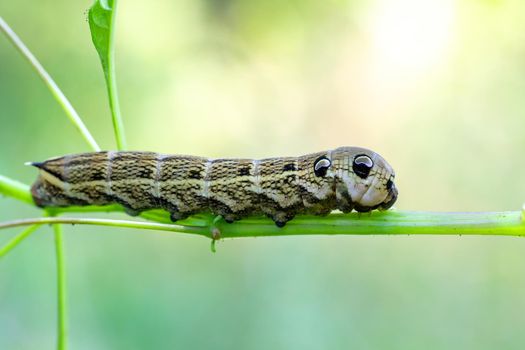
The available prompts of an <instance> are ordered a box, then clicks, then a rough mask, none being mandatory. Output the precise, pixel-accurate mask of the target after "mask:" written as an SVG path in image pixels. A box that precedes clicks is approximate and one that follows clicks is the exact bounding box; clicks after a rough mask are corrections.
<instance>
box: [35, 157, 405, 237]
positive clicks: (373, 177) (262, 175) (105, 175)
mask: <svg viewBox="0 0 525 350" xmlns="http://www.w3.org/2000/svg"><path fill="white" fill-rule="evenodd" d="M31 164H32V165H34V166H35V167H37V168H39V175H38V178H37V180H36V181H35V183H34V184H33V186H32V187H31V193H32V196H33V199H34V202H35V203H36V204H37V205H38V206H40V207H67V206H75V205H106V204H111V203H118V204H121V205H122V206H124V208H125V209H126V212H127V213H128V214H130V215H137V214H139V213H140V212H141V211H144V210H148V209H165V210H167V211H168V212H170V217H171V218H172V220H173V221H176V220H181V219H184V218H186V217H188V216H189V215H193V214H196V213H201V212H211V213H213V214H215V215H222V216H223V217H224V219H225V221H227V222H233V221H235V220H239V219H241V218H243V217H245V216H248V215H256V214H264V215H267V216H268V217H270V218H271V219H272V220H273V221H274V222H275V224H276V225H277V226H279V227H282V226H284V225H285V224H286V223H287V222H288V221H289V220H291V219H293V217H294V216H295V215H297V214H313V215H327V214H328V213H330V212H331V211H332V210H334V209H339V210H341V211H343V212H345V213H346V212H349V211H351V210H352V209H355V210H358V211H360V212H362V211H370V210H374V209H379V210H386V209H388V208H390V207H391V206H392V205H393V204H394V202H395V201H396V199H397V194H398V192H397V189H396V187H395V185H394V183H393V179H394V171H393V169H392V167H391V166H390V165H389V164H388V163H387V162H386V161H385V160H384V159H383V158H382V157H381V156H380V155H378V154H377V153H375V152H373V151H370V150H367V149H364V148H359V147H340V148H337V149H335V150H331V151H324V152H318V153H314V154H309V155H305V156H300V157H281V158H268V159H261V160H252V159H208V158H203V157H194V156H184V155H165V154H157V153H152V152H113V151H109V152H96V153H83V154H76V155H67V156H63V157H59V158H53V159H49V160H47V161H44V162H37V163H31ZM328 170H330V171H328Z"/></svg>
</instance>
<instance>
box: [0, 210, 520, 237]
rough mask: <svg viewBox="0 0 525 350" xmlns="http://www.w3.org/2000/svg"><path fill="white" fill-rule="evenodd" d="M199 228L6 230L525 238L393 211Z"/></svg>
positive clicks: (499, 220) (474, 216)
mask: <svg viewBox="0 0 525 350" xmlns="http://www.w3.org/2000/svg"><path fill="white" fill-rule="evenodd" d="M207 218H208V219H207V220H202V221H200V222H198V224H196V225H195V226H191V225H179V224H163V223H152V222H140V221H128V220H108V219H91V218H90V219H87V218H67V217H60V218H47V217H46V218H34V219H23V220H14V221H9V222H4V223H2V224H0V229H2V228H8V227H17V226H26V225H34V224H56V223H62V224H73V225H77V224H79V225H99V226H112V227H125V228H137V229H147V230H160V231H170V232H180V233H191V234H197V235H202V236H206V237H209V238H212V239H219V238H237V237H258V236H287V235H493V236H525V220H524V219H523V213H522V212H520V211H511V212H480V213H432V212H411V211H396V210H389V211H386V212H373V213H370V214H362V215H359V214H358V213H351V214H340V213H334V214H331V215H328V216H326V217H315V216H298V217H297V218H295V219H294V220H292V221H290V222H288V223H287V225H286V226H285V227H283V228H278V227H276V226H275V224H274V223H273V222H272V221H271V220H269V219H267V218H264V217H248V218H246V219H243V220H241V221H238V222H236V223H234V224H228V223H226V222H224V221H223V220H218V221H216V222H215V221H214V220H213V218H214V217H213V216H211V215H209V216H207Z"/></svg>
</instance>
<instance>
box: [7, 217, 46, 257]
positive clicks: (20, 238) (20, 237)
mask: <svg viewBox="0 0 525 350" xmlns="http://www.w3.org/2000/svg"><path fill="white" fill-rule="evenodd" d="M39 227H40V225H31V226H29V227H28V228H26V229H25V230H24V231H22V232H20V233H19V234H18V235H16V236H15V237H13V238H12V239H11V240H10V241H9V242H7V243H6V244H5V245H4V246H3V247H2V248H0V258H1V257H3V256H4V255H6V254H7V253H9V252H10V251H11V250H12V249H13V248H15V247H16V246H18V244H20V242H22V241H23V240H24V239H26V238H27V237H28V236H29V235H30V234H31V233H33V232H34V231H36V229H37V228H39Z"/></svg>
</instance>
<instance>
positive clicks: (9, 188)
mask: <svg viewBox="0 0 525 350" xmlns="http://www.w3.org/2000/svg"><path fill="white" fill-rule="evenodd" d="M0 194H3V195H5V196H8V197H12V198H15V199H17V200H19V201H22V202H24V203H27V204H32V205H34V203H33V198H32V197H31V192H30V191H29V186H27V185H26V184H24V183H21V182H19V181H16V180H13V179H10V178H8V177H5V176H3V175H0Z"/></svg>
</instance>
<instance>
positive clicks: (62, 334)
mask: <svg viewBox="0 0 525 350" xmlns="http://www.w3.org/2000/svg"><path fill="white" fill-rule="evenodd" d="M53 229H54V233H55V254H56V262H57V292H58V293H57V296H58V299H57V323H58V334H57V349H58V350H65V349H67V338H68V330H67V286H66V261H65V255H64V237H63V232H62V225H53Z"/></svg>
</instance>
